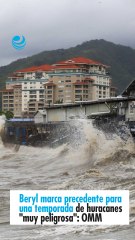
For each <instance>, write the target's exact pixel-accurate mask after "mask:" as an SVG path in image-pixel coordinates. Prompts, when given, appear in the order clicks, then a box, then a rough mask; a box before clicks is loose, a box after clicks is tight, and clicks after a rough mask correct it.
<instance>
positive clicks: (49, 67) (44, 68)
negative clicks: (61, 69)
mask: <svg viewBox="0 0 135 240" xmlns="http://www.w3.org/2000/svg"><path fill="white" fill-rule="evenodd" d="M37 70H38V71H40V70H41V71H52V70H53V66H52V65H48V64H44V65H41V66H39V67H38V69H37Z"/></svg>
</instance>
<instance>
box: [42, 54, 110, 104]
mask: <svg viewBox="0 0 135 240" xmlns="http://www.w3.org/2000/svg"><path fill="white" fill-rule="evenodd" d="M53 68H54V71H53V72H52V73H50V75H49V81H48V82H47V83H46V84H45V85H44V86H45V104H47V103H50V104H55V103H60V102H61V103H75V102H77V101H88V100H97V99H100V98H109V97H110V87H111V78H110V76H109V73H108V68H109V67H108V66H106V65H104V64H102V63H100V62H97V61H93V60H91V59H87V58H83V57H77V58H72V59H69V60H66V61H61V62H58V63H56V64H54V65H53Z"/></svg>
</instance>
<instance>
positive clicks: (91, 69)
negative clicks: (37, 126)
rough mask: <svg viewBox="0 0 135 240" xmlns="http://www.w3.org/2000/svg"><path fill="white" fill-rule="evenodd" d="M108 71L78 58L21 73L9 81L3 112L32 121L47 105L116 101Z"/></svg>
mask: <svg viewBox="0 0 135 240" xmlns="http://www.w3.org/2000/svg"><path fill="white" fill-rule="evenodd" d="M108 69H109V67H108V66H106V65H104V64H102V63H100V62H97V61H94V60H91V59H88V58H84V57H76V58H72V59H69V60H65V61H61V62H58V63H55V64H53V65H41V66H33V67H30V68H25V69H22V70H18V71H16V72H14V73H13V74H12V75H11V76H10V77H9V79H8V80H7V81H6V89H5V90H3V91H2V108H3V110H4V109H8V110H10V111H13V112H14V115H15V116H16V117H21V116H31V117H32V116H33V115H34V114H35V112H37V111H38V110H41V109H43V108H44V106H47V105H49V106H50V105H54V104H60V103H62V104H67V103H77V102H80V101H83V102H87V101H93V100H98V99H105V98H110V97H113V96H114V95H115V88H112V86H111V77H110V75H109V72H108ZM9 96H10V97H9ZM11 100H12V101H11Z"/></svg>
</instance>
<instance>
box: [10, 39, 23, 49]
mask: <svg viewBox="0 0 135 240" xmlns="http://www.w3.org/2000/svg"><path fill="white" fill-rule="evenodd" d="M25 45H26V40H25V37H24V36H14V37H13V38H12V46H13V47H14V48H15V49H17V50H22V49H24V47H25Z"/></svg>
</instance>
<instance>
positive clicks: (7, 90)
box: [0, 89, 13, 92]
mask: <svg viewBox="0 0 135 240" xmlns="http://www.w3.org/2000/svg"><path fill="white" fill-rule="evenodd" d="M0 92H13V89H2V90H1V91H0Z"/></svg>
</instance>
